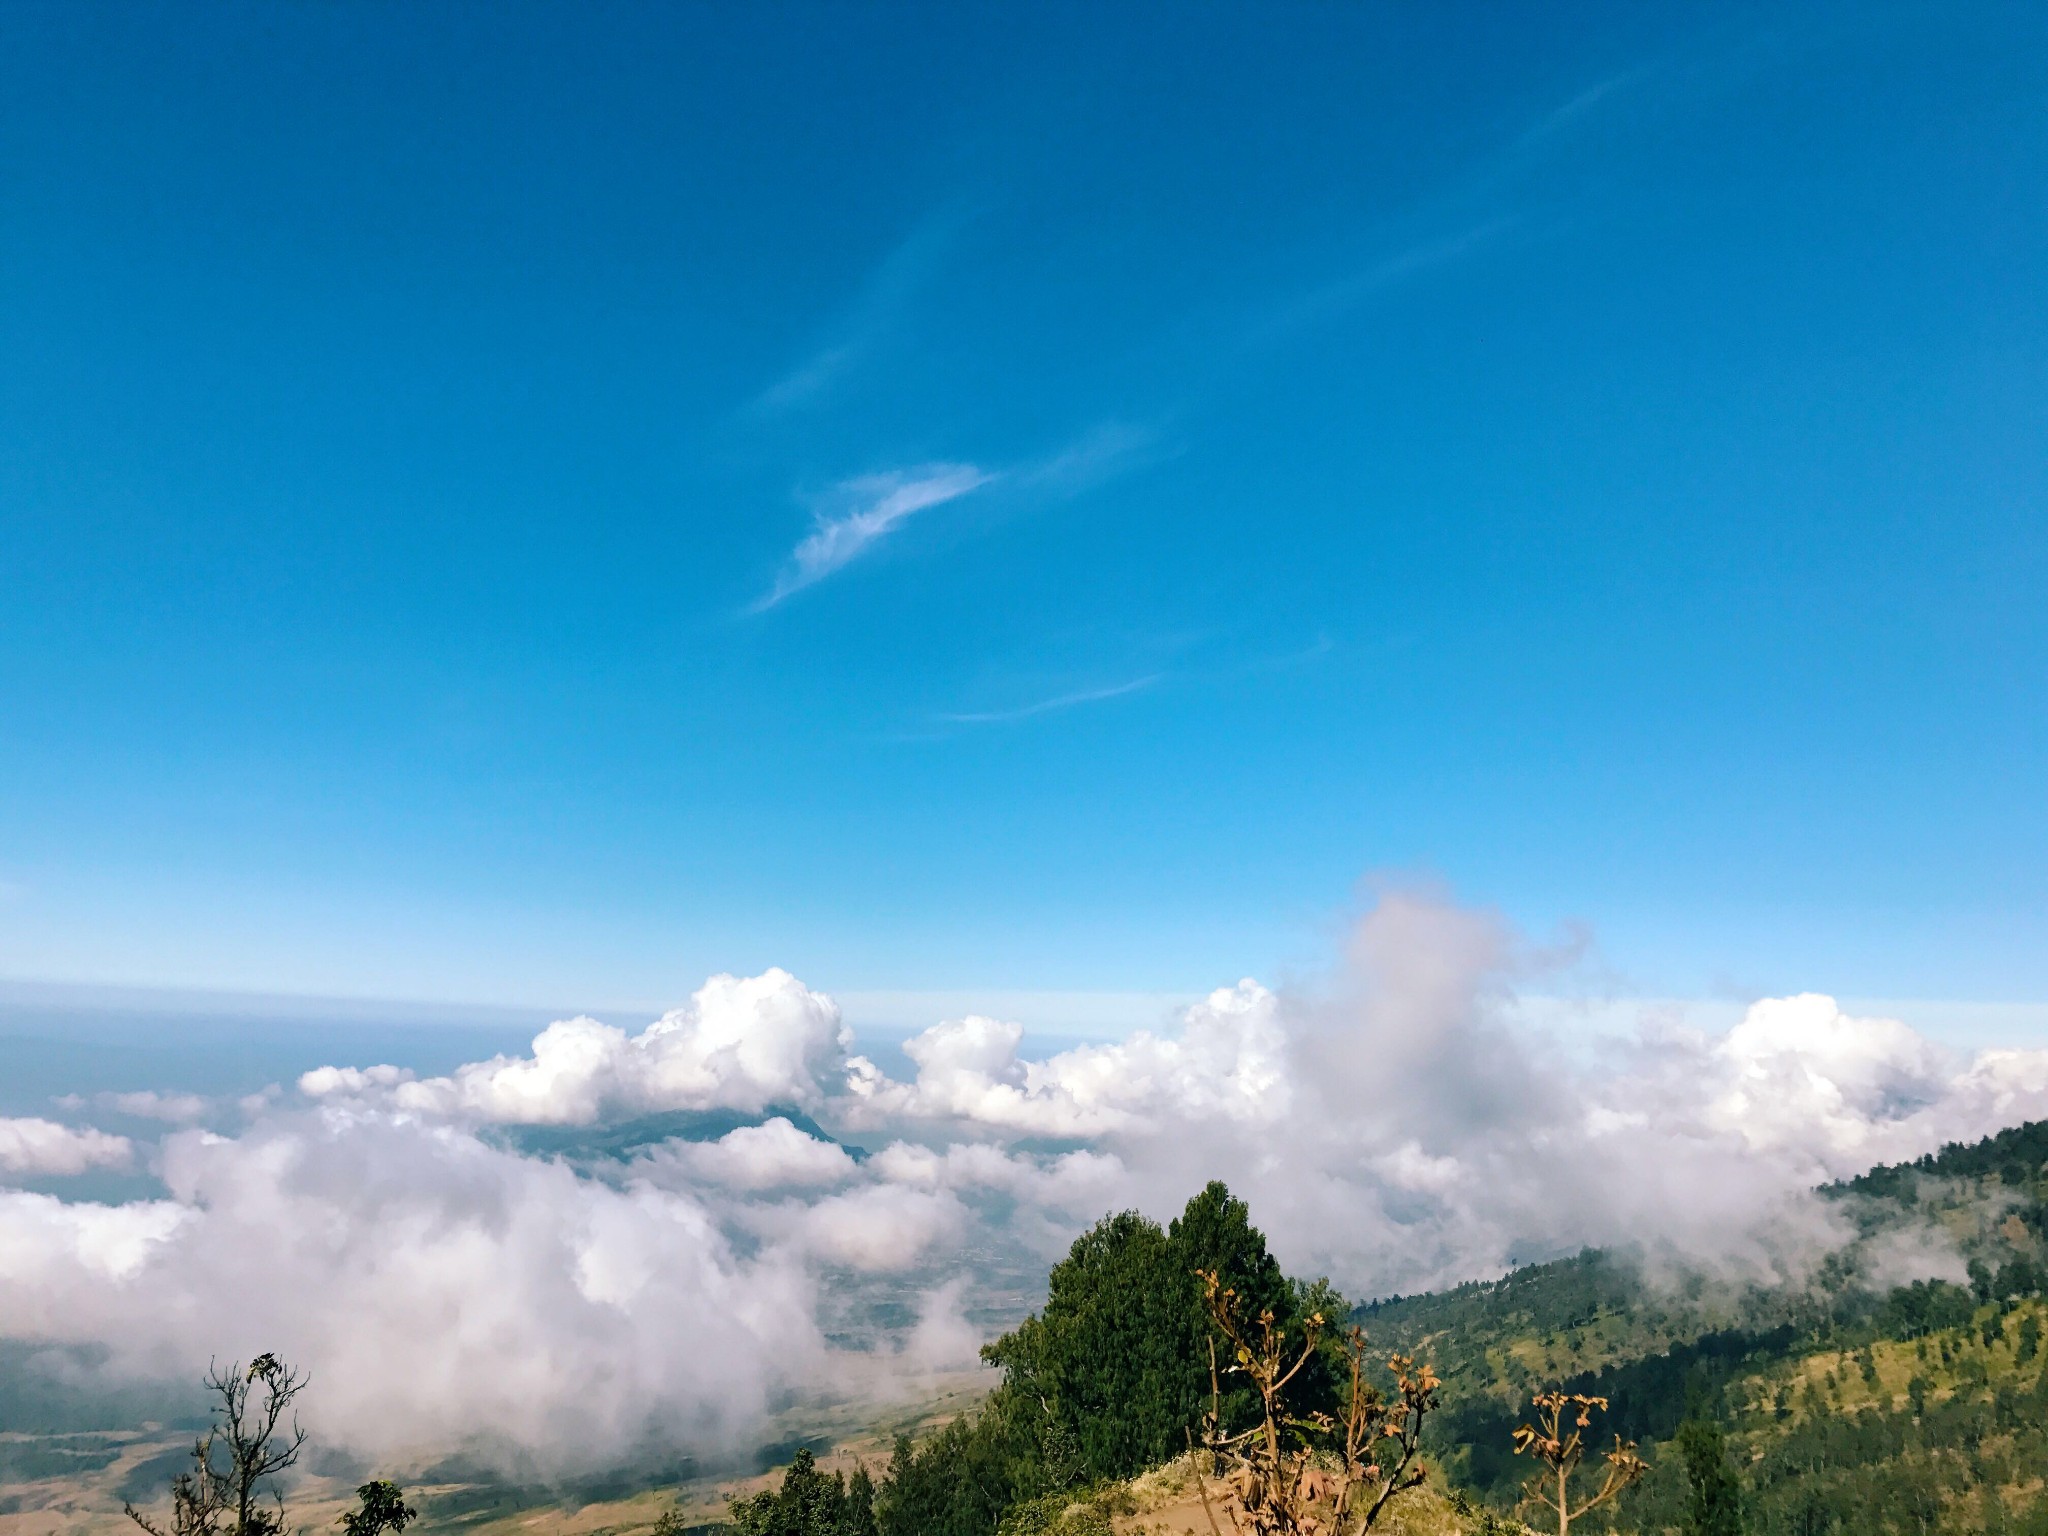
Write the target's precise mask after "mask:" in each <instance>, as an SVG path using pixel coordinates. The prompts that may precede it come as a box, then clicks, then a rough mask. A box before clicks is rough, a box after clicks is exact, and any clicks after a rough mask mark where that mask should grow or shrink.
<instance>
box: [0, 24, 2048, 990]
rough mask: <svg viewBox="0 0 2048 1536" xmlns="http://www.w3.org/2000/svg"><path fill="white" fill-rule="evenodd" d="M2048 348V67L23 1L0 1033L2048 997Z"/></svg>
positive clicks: (15, 54)
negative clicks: (1382, 962) (1439, 897)
mask: <svg viewBox="0 0 2048 1536" xmlns="http://www.w3.org/2000/svg"><path fill="white" fill-rule="evenodd" d="M2044 301H2048V13H2044V12H2043V11H2042V10H2041V8H2039V7H2038V6H2024V5H2014V6H2001V5H1995V4H1994V5H1978V6H1970V7H1961V8H1959V7H1953V6H1935V5H1928V6H1885V5H1877V6H1872V5H1863V4H1858V5H1842V6H1814V5H1796V4H1795V5H1791V6H1784V5H1772V6H1767V7H1755V8H1742V7H1731V6H1726V5H1714V6H1708V7H1699V8H1693V9H1687V8H1682V7H1677V6H1663V7H1642V6H1616V7H1612V8H1601V7H1569V8H1558V7H1529V8H1525V9H1524V11H1523V13H1522V15H1521V16H1520V17H1519V19H1518V18H1517V17H1515V16H1513V15H1511V14H1509V13H1508V12H1507V11H1505V10H1503V9H1501V8H1495V7H1485V8H1479V7H1474V8H1469V9H1462V10H1461V9H1456V8H1450V7H1422V6H1413V7H1406V8H1396V7H1365V6H1357V7H1325V6H1315V7H1309V6H1304V7H1300V8H1296V9H1287V8H1277V7H1272V6H1257V7H1249V6H1248V7H1243V8H1231V7H1199V8H1198V7H1156V8H1155V7H1143V8H1141V7H1109V8H1105V7H1100V6H1088V7H1080V8H1073V9H1061V8H1058V7H1042V6H1034V7H1021V6H1020V7H1012V8H1010V9H1009V11H1008V12H1007V13H1005V12H1002V11H998V10H995V9H991V8H986V7H961V6H944V7H931V8H923V9H920V8H913V7H907V6H895V7H884V6H843V5H829V6H819V7H808V8H807V7H800V6H774V7H765V6H764V7H743V6H738V5H733V6H727V7H722V8H720V7H712V6H699V7H680V6H647V7H630V6H626V7H621V6H573V7H572V6H559V7H552V8H541V7H521V6H514V5H488V6H483V5H479V6H474V7H461V6H455V5H448V6H435V7H401V6H395V5H394V6H372V5H328V6H318V7H315V6H296V7H279V6H270V5H262V6H249V7H236V6H178V7H157V8H145V7H139V6H119V7H113V8H108V9H103V10H102V9H96V8H94V7H91V6H88V5H81V4H73V3H67V4H63V5H54V6H47V7H37V6H32V5H12V6H9V7H7V8H6V9H5V11H4V12H0V976H12V977H41V978H60V979H61V978H72V979H80V980H91V981H94V982H125V983H181V984H193V985H207V986H215V987H231V988H232V987H251V988H263V989H268V990H276V991H309V992H321V993H336V994H361V995H394V996H418V997H434V998H448V999H457V998H462V999H473V1000H479V1001H482V1000H494V1001H506V1002H526V1001H533V1000H536V999H546V1000H550V1001H552V1000H557V999H560V1000H565V1001H578V1002H584V1001H589V1002H599V1001H603V1000H606V999H614V998H617V999H626V998H631V999H642V998H646V999H655V1000H661V999H669V1000H673V999H674V998H676V997H679V996H680V995H681V994H682V993H683V992H685V991H687V990H688V989H689V988H690V987H692V986H694V985H695V984H696V982H697V981H698V980H699V979H700V978H701V977H702V976H703V975H704V974H705V973H706V972H708V971H712V970H718V969H733V970H754V969H759V968H760V967H763V966H766V965H769V964H781V965H784V966H787V967H789V968H791V969H793V970H795V971H797V972H798V973H799V974H800V975H802V976H804V977H805V978H806V979H807V980H809V981H811V982H812V983H813V984H814V985H818V986H822V987H827V988H834V987H836V988H842V989H871V990H885V989H909V990H919V989H924V990H945V989H955V988H972V987H991V988H1009V989H1018V988H1023V989H1033V988H1036V989H1047V990H1053V991H1057V990H1062V989H1066V990H1107V991H1129V992H1162V993H1170V992H1177V991H1184V990H1188V989H1194V988H1204V987H1207V986H1210V985H1213V984H1216V983H1219V982H1223V981H1227V980H1230V979H1233V978H1235V977H1236V976H1238V975H1240V974H1244V973H1256V974H1259V975H1262V976H1266V977H1269V978H1276V977H1279V976H1282V975H1284V974H1285V973H1286V972H1287V971H1288V970H1289V969H1290V968H1292V967H1297V966H1302V965H1307V964H1312V963H1313V962H1314V961H1315V959H1316V957H1318V956H1319V955H1321V954H1323V953H1325V952H1326V950H1327V947H1328V943H1329V938H1330V934H1331V932H1332V930H1333V928H1334V927H1335V925H1336V923H1337V921H1338V920H1339V916H1340V914H1341V913H1343V912H1344V911H1345V910H1347V909H1348V908H1350V907H1351V906H1352V905H1354V904H1355V903H1356V902H1357V901H1358V900H1360V899H1361V898H1360V897H1359V895H1358V892H1359V889H1360V887H1359V882H1360V880H1361V879H1362V878H1363V877H1366V876H1367V875H1369V874H1370V873H1371V872H1374V871H1385V870H1393V871H1399V872H1404V873H1405V874H1406V875H1409V876H1416V875H1420V876H1422V877H1425V878H1432V879H1438V880H1441V881H1443V882H1445V883H1447V884H1448V885H1449V886H1450V887H1452V888H1453V889H1455V890H1456V891H1457V892H1458V893H1459V894H1460V895H1461V896H1462V897H1464V898H1466V899H1470V900H1474V901H1479V902H1484V903H1490V904H1494V905H1497V906H1498V907H1500V908H1501V909H1502V910H1503V911H1504V912H1506V913H1507V914H1508V915H1509V916H1510V917H1511V918H1512V919H1514V920H1515V921H1516V922H1517V923H1519V924H1521V925H1523V926H1524V927H1525V928H1526V929H1527V930H1528V931H1529V932H1530V933H1532V934H1533V935H1535V936H1537V937H1538V938H1539V939H1541V938H1547V937H1548V936H1550V935H1552V934H1553V933H1555V932H1557V931H1558V930H1559V927H1560V925H1562V924H1566V923H1570V922H1574V921H1577V922H1583V923H1585V924H1587V925H1589V927H1590V930H1591V932H1592V933H1593V934H1594V935H1595V936H1596V938H1597V941H1598V945H1599V950H1598V954H1599V961H1598V964H1599V966H1600V967H1602V968H1603V974H1605V975H1607V976H1609V977H1611V978H1612V979H1613V984H1614V985H1615V986H1617V987H1619V988H1621V989H1623V990H1633V991H1640V992H1644V993H1654V994H1660V995H1705V994H1726V995H1737V994H1745V993H1751V992H1767V991H1786V990H1792V989H1796V988H1816V989H1823V990H1832V991H1836V992H1839V993H1842V994H1845V995H1849V996H1863V997H1946V998H1977V999H2020V1000H2041V999H2048V942H2044V941H2048V858H2044V855H2048V724H2044V722H2048V714H2044V705H2048V686H2044V680H2048V409H2044V407H2048V325H2044V321H2048V302H2044ZM807 541H808V542H807Z"/></svg>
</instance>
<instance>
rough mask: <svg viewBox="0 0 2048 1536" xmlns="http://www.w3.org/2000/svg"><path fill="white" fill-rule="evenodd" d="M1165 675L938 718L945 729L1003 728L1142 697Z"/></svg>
mask: <svg viewBox="0 0 2048 1536" xmlns="http://www.w3.org/2000/svg"><path fill="white" fill-rule="evenodd" d="M1165 675H1166V674H1165V673H1163V672H1153V673H1150V674H1148V675H1146V676H1144V677H1134V678H1132V679H1131V680H1130V681H1129V682H1127V683H1116V684H1113V685H1112V686H1110V687H1108V688H1088V689H1084V690H1082V691H1081V692H1079V693H1063V694H1060V695H1059V696H1058V697H1056V698H1050V699H1040V700H1039V701H1038V702H1037V703H1035V704H1025V705H1021V706H1019V707H1018V708H1016V709H986V710H972V711H964V712H961V713H957V714H946V715H940V716H939V718H940V719H941V720H943V721H945V722H946V723H947V724H948V725H1005V724H1008V723H1009V722H1010V721H1012V720H1029V719H1031V718H1032V717H1034V716H1036V715H1050V714H1054V713H1056V712H1058V711H1060V710H1063V709H1073V708H1076V707H1077V706H1079V705H1082V704H1100V703H1103V702H1104V701H1106V700H1109V699H1121V698H1123V697H1124V696H1125V695H1127V694H1133V693H1141V692H1143V691H1144V690H1145V689H1147V688H1150V687H1151V686H1152V685H1153V684H1154V683H1156V682H1158V681H1159V680H1160V679H1161V678H1163V677H1164V676H1165Z"/></svg>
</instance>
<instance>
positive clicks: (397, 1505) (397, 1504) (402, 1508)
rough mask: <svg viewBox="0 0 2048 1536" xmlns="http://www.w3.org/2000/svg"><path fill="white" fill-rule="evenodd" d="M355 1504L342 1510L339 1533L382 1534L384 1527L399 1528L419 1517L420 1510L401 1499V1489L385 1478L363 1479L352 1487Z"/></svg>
mask: <svg viewBox="0 0 2048 1536" xmlns="http://www.w3.org/2000/svg"><path fill="white" fill-rule="evenodd" d="M356 1499H357V1507H356V1508H354V1509H349V1510H344V1511H342V1516H341V1519H340V1521H338V1522H337V1523H338V1524H339V1525H340V1526H341V1529H342V1533H343V1536H384V1532H386V1531H402V1530H404V1529H405V1528H406V1526H407V1525H409V1524H411V1523H412V1522H413V1521H415V1520H417V1519H418V1518H419V1517H420V1512H419V1511H418V1510H416V1509H414V1508H413V1507H412V1506H411V1505H409V1504H407V1503H406V1502H405V1490H404V1489H403V1488H401V1487H399V1486H398V1484H396V1483H394V1482H391V1481H390V1480H388V1479H381V1478H380V1479H379V1480H378V1481H376V1482H373V1483H364V1484H363V1485H362V1487H360V1488H358V1489H357V1490H356Z"/></svg>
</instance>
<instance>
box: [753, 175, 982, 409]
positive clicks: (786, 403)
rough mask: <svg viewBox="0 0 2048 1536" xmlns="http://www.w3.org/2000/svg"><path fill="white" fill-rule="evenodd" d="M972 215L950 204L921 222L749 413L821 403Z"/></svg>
mask: <svg viewBox="0 0 2048 1536" xmlns="http://www.w3.org/2000/svg"><path fill="white" fill-rule="evenodd" d="M968 218H969V214H968V212H967V211H966V210H964V209H962V208H957V207H954V208H945V209H941V210H939V211H938V212H936V213H934V214H932V215H930V216H929V217H927V218H925V219H923V220H922V221H920V222H919V223H918V225H917V226H916V228H914V229H912V230H911V232H910V233H909V235H908V236H906V237H905V238H904V239H903V241H902V242H901V243H900V244H899V245H898V246H897V247H896V248H895V249H894V250H893V251H891V252H890V253H889V254H888V256H887V257H886V258H885V259H884V260H883V261H882V263H881V264H880V265H879V266H878V267H876V268H875V269H874V271H873V272H871V273H870V274H869V275H868V278H867V280H866V281H865V282H863V283H862V284H861V286H860V289H859V291H858V293H856V294H855V296H854V299H853V302H852V303H851V304H850V305H849V306H848V307H847V308H846V309H845V311H844V312H843V313H841V314H840V315H839V317H838V318H837V319H836V320H834V321H833V322H832V324H831V325H830V326H829V327H828V328H827V330H826V333H825V336H824V339H823V340H822V342H821V343H820V344H819V345H818V346H817V347H816V348H815V349H814V350H813V351H812V352H811V353H810V354H809V355H808V356H806V357H804V358H802V359H801V360H799V361H798V362H797V363H796V365H795V366H794V367H792V368H790V369H789V370H788V371H787V372H786V373H784V374H783V375H782V376H781V377H780V378H778V379H776V380H775V381H774V382H773V383H772V384H770V385H769V386H768V387H767V388H766V389H764V390H762V391H761V393H760V394H758V395H756V396H755V397H754V398H753V399H752V400H751V401H749V402H748V403H747V406H746V414H748V415H751V416H756V417H769V416H779V415H782V414H784V413H787V412H790V411H794V410H799V409H803V408H806V407H809V406H813V405H815V404H817V403H818V402H819V401H820V400H821V399H823V398H824V397H825V396H826V395H827V394H828V393H829V392H830V391H831V390H832V388H833V387H834V386H835V385H837V384H839V383H840V382H841V380H843V379H844V378H845V377H846V375H847V374H848V373H850V372H851V371H853V370H854V369H855V368H856V367H857V366H858V365H859V364H860V363H861V362H862V360H863V359H865V358H867V357H868V356H869V355H870V354H871V353H873V352H874V351H875V350H876V349H877V347H878V345H879V344H880V343H881V342H882V341H883V338H884V337H885V336H886V335H887V333H888V332H889V331H890V330H891V329H892V328H893V327H894V326H895V325H896V323H897V321H898V320H899V318H900V317H901V315H902V313H903V311H904V310H905V309H906V308H907V307H908V306H909V304H910V302H911V300H912V297H913V296H914V295H915V294H916V293H917V291H918V289H919V288H921V287H923V286H924V285H925V284H926V283H927V282H928V281H930V279H931V277H932V275H933V273H934V272H936V271H937V270H938V268H939V266H940V264H941V262H942V260H943V259H944V257H945V254H946V252H947V251H948V249H950V248H951V246H952V245H953V243H954V241H955V239H956V237H957V236H958V234H959V232H960V230H961V229H962V228H963V227H964V226H965V224H966V223H967V221H968Z"/></svg>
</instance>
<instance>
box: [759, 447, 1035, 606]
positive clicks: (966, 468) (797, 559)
mask: <svg viewBox="0 0 2048 1536" xmlns="http://www.w3.org/2000/svg"><path fill="white" fill-rule="evenodd" d="M995 478H996V477H995V475H994V474H993V473H991V472H989V471H987V470H983V469H980V468H977V467H976V466H975V465H972V464H921V465H919V466H917V467H916V468H915V469H905V470H890V471H888V472H887V473H885V474H879V475H863V476H860V477H859V478H857V479H853V480H844V481H841V482H840V483H839V485H837V486H836V487H834V489H833V492H832V494H831V496H830V497H828V498H827V500H828V501H830V502H832V503H835V504H838V505H841V506H846V505H850V506H851V507H852V508H853V510H851V511H847V512H842V513H840V514H839V515H837V516H833V515H830V514H828V513H826V512H823V511H820V512H817V513H815V514H814V518H815V521H816V526H815V527H814V528H813V529H812V530H811V532H810V533H809V534H808V535H807V536H806V537H805V538H804V539H803V540H802V542H800V543H799V544H798V545H797V546H796V548H795V549H794V550H793V551H791V553H790V564H789V568H788V569H787V570H785V571H784V572H783V573H782V575H780V576H779V577H777V578H776V581H775V585H774V586H773V587H772V588H770V589H769V591H768V592H767V593H766V594H765V595H764V596H763V597H761V598H760V599H758V600H757V601H756V602H755V603H754V604H753V605H752V606H751V607H750V608H749V609H748V610H747V611H748V612H750V613H760V612H763V611H764V610H766V609H769V608H773V607H774V606H775V605H776V604H777V603H779V602H781V601H782V600H783V599H784V598H786V597H789V596H790V595H792V594H793V593H797V592H801V591H802V590H803V589H804V588H805V587H808V586H812V585H814V584H816V583H817V582H820V581H823V580H824V579H825V578H826V577H827V576H830V575H831V574H832V573H833V572H834V571H837V570H840V569H841V568H843V567H844V566H846V565H848V564H850V563H851V562H852V561H854V560H856V559H858V558H859V557H860V556H861V555H862V554H864V553H865V552H866V551H867V550H868V548H869V547H870V546H872V545H873V544H874V543H875V542H876V541H877V540H879V539H882V538H884V537H886V536H887V535H888V534H889V533H891V532H892V531H894V530H895V529H896V528H897V527H898V526H899V525H901V524H902V523H903V522H904V521H905V520H906V519H908V518H910V517H912V516H914V515H915V514H917V513H919V512H922V511H924V510H926V509H927V508H930V507H936V506H941V505H943V504H944V503H946V502H949V501H957V500H958V499H959V498H960V497H962V496H965V495H967V494H968V493H969V492H970V491H975V490H979V489H980V488H981V487H982V486H984V485H987V484H988V483H989V482H990V481H991V480H993V479H995Z"/></svg>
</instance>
